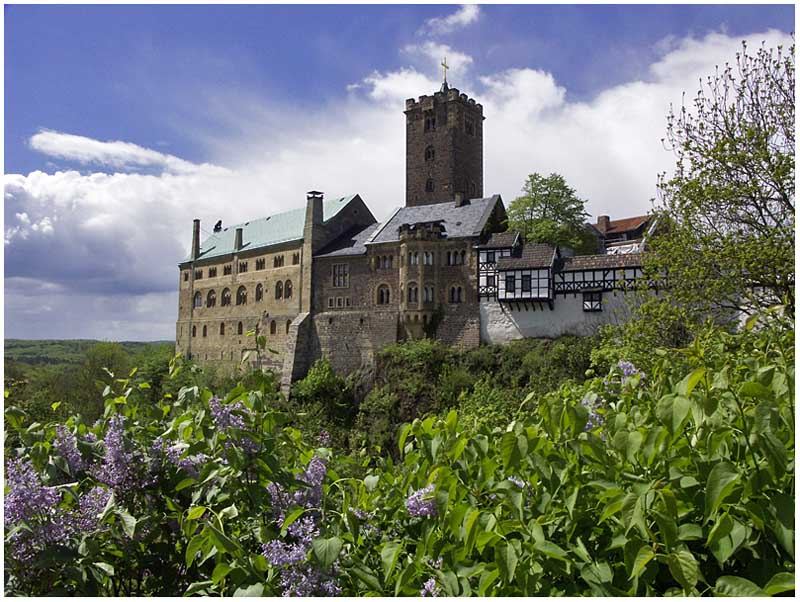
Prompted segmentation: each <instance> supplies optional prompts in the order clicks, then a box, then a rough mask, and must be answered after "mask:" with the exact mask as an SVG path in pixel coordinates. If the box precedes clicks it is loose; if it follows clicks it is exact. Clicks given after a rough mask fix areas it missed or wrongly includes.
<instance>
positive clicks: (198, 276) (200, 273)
mask: <svg viewBox="0 0 800 602" xmlns="http://www.w3.org/2000/svg"><path fill="white" fill-rule="evenodd" d="M194 279H195V280H202V279H203V270H195V271H194Z"/></svg>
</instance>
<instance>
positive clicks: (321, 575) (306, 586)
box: [279, 564, 342, 597]
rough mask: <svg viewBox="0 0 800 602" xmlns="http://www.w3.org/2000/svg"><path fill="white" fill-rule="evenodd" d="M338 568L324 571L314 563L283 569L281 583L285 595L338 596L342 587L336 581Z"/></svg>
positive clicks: (334, 567)
mask: <svg viewBox="0 0 800 602" xmlns="http://www.w3.org/2000/svg"><path fill="white" fill-rule="evenodd" d="M336 572H337V569H336V565H335V564H334V566H333V567H331V570H330V571H327V572H326V571H323V570H321V569H320V568H319V567H316V566H314V565H294V566H290V567H287V568H285V569H284V570H282V571H281V576H280V579H279V583H280V585H281V588H282V589H283V596H285V597H289V596H292V597H294V596H306V597H308V596H326V597H331V596H338V595H340V594H341V593H342V588H341V587H339V585H338V584H337V583H336V579H335V575H336Z"/></svg>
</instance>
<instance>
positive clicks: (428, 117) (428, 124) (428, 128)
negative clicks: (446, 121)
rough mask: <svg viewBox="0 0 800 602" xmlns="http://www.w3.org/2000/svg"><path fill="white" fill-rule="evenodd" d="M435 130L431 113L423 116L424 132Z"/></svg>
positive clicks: (434, 122) (434, 121)
mask: <svg viewBox="0 0 800 602" xmlns="http://www.w3.org/2000/svg"><path fill="white" fill-rule="evenodd" d="M435 130H436V117H434V115H433V113H428V114H427V115H425V131H426V132H432V131H435Z"/></svg>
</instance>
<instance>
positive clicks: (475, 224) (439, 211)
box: [367, 194, 502, 245]
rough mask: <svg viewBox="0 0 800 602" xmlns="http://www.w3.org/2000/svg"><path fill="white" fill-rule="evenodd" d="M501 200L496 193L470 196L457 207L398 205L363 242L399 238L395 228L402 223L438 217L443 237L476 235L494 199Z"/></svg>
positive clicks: (368, 242)
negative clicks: (443, 231) (398, 207)
mask: <svg viewBox="0 0 800 602" xmlns="http://www.w3.org/2000/svg"><path fill="white" fill-rule="evenodd" d="M499 202H502V200H501V199H500V195H499V194H496V195H494V196H491V197H486V198H483V199H470V200H469V201H468V202H467V203H465V204H464V205H462V206H461V207H456V204H455V203H454V202H453V203H436V204H434V205H419V206H417V207H401V208H400V209H398V210H396V211H395V212H394V214H392V216H391V217H390V218H389V219H388V220H387V221H386V222H384V225H383V226H382V227H381V228H379V229H378V230H377V231H376V232H375V235H374V236H373V237H372V239H371V240H369V241H367V244H368V245H370V244H379V243H383V242H395V241H398V240H400V236H399V232H398V231H399V229H400V226H402V225H403V224H417V223H421V222H437V221H441V222H442V223H443V224H444V227H445V235H446V236H447V238H464V237H469V236H479V235H480V233H481V231H482V230H483V227H484V226H485V225H486V220H487V219H489V216H490V215H491V213H492V210H493V209H494V208H495V206H496V205H497V203H499Z"/></svg>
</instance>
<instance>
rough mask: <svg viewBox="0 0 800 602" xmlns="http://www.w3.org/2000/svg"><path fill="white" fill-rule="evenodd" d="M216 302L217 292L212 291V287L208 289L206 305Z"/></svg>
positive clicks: (209, 305) (210, 305) (212, 304)
mask: <svg viewBox="0 0 800 602" xmlns="http://www.w3.org/2000/svg"><path fill="white" fill-rule="evenodd" d="M216 304H217V293H216V292H214V289H211V290H210V291H208V295H206V307H214V306H215V305H216Z"/></svg>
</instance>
